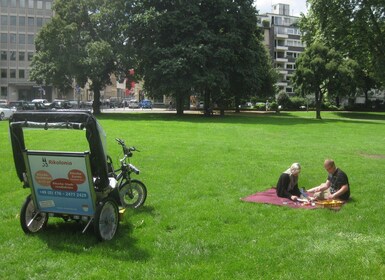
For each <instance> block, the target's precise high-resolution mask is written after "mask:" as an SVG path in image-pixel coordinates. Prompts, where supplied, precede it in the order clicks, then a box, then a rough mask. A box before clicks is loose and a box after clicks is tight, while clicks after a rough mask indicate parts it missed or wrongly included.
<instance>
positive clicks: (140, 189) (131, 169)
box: [107, 138, 147, 208]
mask: <svg viewBox="0 0 385 280" xmlns="http://www.w3.org/2000/svg"><path fill="white" fill-rule="evenodd" d="M115 140H116V141H117V142H118V144H119V145H120V146H122V149H123V154H124V156H123V158H122V159H120V160H119V161H120V168H119V169H116V170H115V169H114V167H113V162H112V159H111V157H110V156H107V165H108V176H109V177H110V178H113V179H115V180H116V187H117V188H118V190H119V198H120V203H121V205H122V207H124V208H127V207H132V208H138V207H140V206H142V205H143V204H144V202H145V201H146V198H147V188H146V186H145V184H144V183H143V182H141V181H140V180H137V179H131V173H135V174H139V173H140V171H139V169H138V168H136V167H135V166H134V165H133V164H131V163H130V162H129V158H130V157H132V156H133V152H139V150H137V149H136V148H135V147H127V146H126V144H125V143H124V141H123V140H122V139H119V138H116V139H115Z"/></svg>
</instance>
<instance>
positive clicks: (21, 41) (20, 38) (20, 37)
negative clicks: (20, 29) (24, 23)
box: [19, 34, 25, 44]
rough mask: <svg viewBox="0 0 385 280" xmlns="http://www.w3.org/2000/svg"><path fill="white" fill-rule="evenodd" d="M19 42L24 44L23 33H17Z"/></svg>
mask: <svg viewBox="0 0 385 280" xmlns="http://www.w3.org/2000/svg"><path fill="white" fill-rule="evenodd" d="M19 44H25V34H19Z"/></svg>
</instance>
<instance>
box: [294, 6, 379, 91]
mask: <svg viewBox="0 0 385 280" xmlns="http://www.w3.org/2000/svg"><path fill="white" fill-rule="evenodd" d="M308 3H309V4H310V7H309V13H308V16H307V17H304V18H303V20H302V21H301V29H302V30H303V31H304V33H305V34H306V35H305V37H304V38H305V41H306V43H307V44H308V45H310V44H311V43H312V42H313V41H315V40H319V39H320V38H322V40H323V42H324V44H325V45H326V46H328V47H330V48H334V49H335V50H336V51H338V52H341V53H342V55H343V56H345V57H349V58H351V59H354V60H355V61H357V63H358V64H359V66H360V68H361V70H360V71H359V73H358V76H356V80H359V81H360V82H359V87H360V88H362V89H363V90H364V92H365V94H366V97H367V91H368V90H369V87H374V86H381V85H384V81H385V79H384V78H385V76H384V73H385V50H384V45H385V5H384V4H385V3H384V1H383V0H309V1H308Z"/></svg>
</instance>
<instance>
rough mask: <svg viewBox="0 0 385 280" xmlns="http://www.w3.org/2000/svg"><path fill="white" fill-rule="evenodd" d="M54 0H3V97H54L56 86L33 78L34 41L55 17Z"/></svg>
mask: <svg viewBox="0 0 385 280" xmlns="http://www.w3.org/2000/svg"><path fill="white" fill-rule="evenodd" d="M52 5H53V0H0V99H7V100H8V101H12V100H21V99H25V100H32V99H34V98H45V99H48V100H52V88H51V87H40V86H39V85H36V84H35V83H34V82H31V81H29V71H30V63H31V61H32V57H33V55H34V53H35V44H34V40H35V37H36V34H37V32H38V31H39V30H40V29H41V27H42V26H43V25H44V24H45V23H46V22H47V21H49V20H50V19H51V18H52V15H53V12H52Z"/></svg>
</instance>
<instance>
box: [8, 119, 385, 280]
mask: <svg viewBox="0 0 385 280" xmlns="http://www.w3.org/2000/svg"><path fill="white" fill-rule="evenodd" d="M322 117H323V120H316V119H315V118H314V112H293V113H284V112H283V113H280V114H274V113H271V114H254V113H250V114H239V115H228V116H225V117H218V116H215V117H211V118H205V117H203V116H201V115H185V116H182V117H177V116H175V115H171V114H156V113H146V114H141V113H129V114H102V115H101V116H100V117H99V121H100V123H101V125H102V127H103V128H104V130H105V131H106V134H107V142H108V153H109V154H110V155H111V156H112V158H113V160H114V162H117V160H118V158H119V156H120V155H121V151H120V150H119V146H118V145H117V144H116V142H115V140H114V139H115V138H116V137H119V138H123V139H125V140H126V143H127V144H128V145H133V146H136V147H137V148H138V149H139V150H140V151H141V152H139V153H135V155H134V157H133V158H132V163H133V164H134V165H136V166H137V167H138V168H139V169H141V172H142V173H141V174H140V175H139V176H138V177H137V178H138V179H140V180H142V181H143V182H144V183H145V184H146V185H147V188H148V198H147V201H146V204H145V206H144V207H143V208H141V209H136V210H129V211H127V212H126V214H125V216H124V220H123V222H122V223H121V224H120V228H119V230H118V232H117V234H116V236H115V238H114V239H113V240H112V241H109V242H102V243H99V242H97V240H96V237H95V235H94V233H93V231H92V230H91V229H90V230H87V232H86V233H84V234H82V233H81V231H82V229H83V225H82V224H77V223H72V222H67V223H66V222H64V221H63V220H61V219H58V218H51V219H50V220H49V222H48V227H47V228H46V230H45V231H42V232H40V233H38V234H34V235H25V234H24V233H23V231H22V229H21V227H20V223H19V213H20V207H21V204H22V203H23V201H24V199H25V197H26V196H27V195H28V194H29V193H30V191H29V190H28V189H23V188H22V187H21V183H20V182H19V181H18V179H17V176H16V172H15V170H14V163H13V159H12V151H11V146H10V143H9V136H8V122H7V121H2V122H0V143H1V150H0V159H1V166H2V172H1V173H0V182H1V184H0V201H1V204H2V210H1V214H0V215H1V216H0V217H1V220H2V226H1V227H0V252H1V259H0V278H1V279H117V278H121V279H317V278H318V279H319V278H323V279H332V278H336V279H349V278H355V279H381V278H384V276H385V261H384V260H385V236H384V232H385V225H384V223H383V219H382V217H383V209H384V205H385V202H384V201H385V199H384V196H385V192H384V182H385V172H384V166H385V145H384V141H385V129H384V125H385V116H384V114H373V113H372V114H365V113H333V112H330V113H329V112H323V113H322ZM71 136H72V139H71ZM73 139H75V140H73ZM26 140H27V147H28V148H37V149H47V150H50V149H55V150H76V151H77V150H78V149H79V150H80V151H82V150H84V149H87V146H86V145H85V144H84V142H82V141H85V139H84V132H69V131H66V132H63V131H28V132H27V135H26ZM28 143H30V146H29V145H28ZM59 147H60V148H59ZM325 158H333V159H334V160H335V161H336V164H337V165H338V166H339V167H341V169H342V170H344V171H345V172H346V173H347V174H348V176H349V180H350V184H351V193H352V201H350V202H349V203H348V204H347V205H345V206H344V207H343V208H342V209H341V210H340V211H331V210H327V209H317V210H305V209H291V208H286V207H279V206H273V205H265V204H254V203H246V202H242V201H240V198H241V197H245V196H247V195H250V194H252V193H255V192H257V191H262V190H265V189H267V188H269V187H271V186H272V185H275V184H276V182H277V179H278V177H279V175H280V173H281V172H282V171H284V170H285V169H287V168H288V167H289V166H290V164H291V163H293V162H300V163H301V165H302V172H301V175H300V181H299V185H300V187H305V188H310V187H313V186H315V185H317V184H319V183H321V182H323V181H325V179H326V175H327V174H326V172H325V171H324V169H323V166H322V164H323V161H324V159H325Z"/></svg>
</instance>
